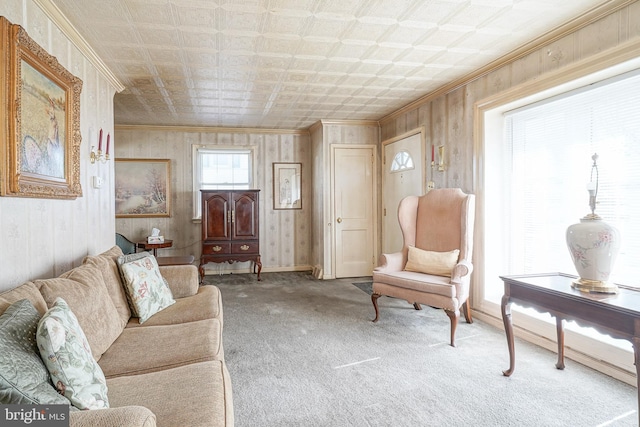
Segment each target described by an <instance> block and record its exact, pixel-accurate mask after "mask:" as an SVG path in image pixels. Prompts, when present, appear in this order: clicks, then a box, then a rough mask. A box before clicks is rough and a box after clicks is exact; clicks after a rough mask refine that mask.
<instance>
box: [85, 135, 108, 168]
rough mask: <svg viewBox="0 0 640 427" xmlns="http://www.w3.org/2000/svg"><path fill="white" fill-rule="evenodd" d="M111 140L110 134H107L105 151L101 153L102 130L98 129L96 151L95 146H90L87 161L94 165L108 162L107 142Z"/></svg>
mask: <svg viewBox="0 0 640 427" xmlns="http://www.w3.org/2000/svg"><path fill="white" fill-rule="evenodd" d="M110 139H111V134H109V133H108V134H107V149H106V151H105V153H104V154H103V153H102V129H100V136H99V137H98V151H96V150H95V148H96V147H95V146H94V145H92V146H91V153H90V154H89V159H90V160H91V164H94V163H95V162H96V161H99V162H100V163H105V162H106V161H107V160H109V142H110V141H109V140H110Z"/></svg>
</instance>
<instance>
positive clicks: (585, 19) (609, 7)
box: [378, 0, 638, 126]
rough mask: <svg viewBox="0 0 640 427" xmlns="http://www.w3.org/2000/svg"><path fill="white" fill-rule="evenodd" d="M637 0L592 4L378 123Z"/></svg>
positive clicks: (527, 53)
mask: <svg viewBox="0 0 640 427" xmlns="http://www.w3.org/2000/svg"><path fill="white" fill-rule="evenodd" d="M636 1H638V0H609V1H606V2H604V3H602V4H600V5H598V6H595V7H593V8H591V9H589V10H588V11H586V12H585V13H583V14H582V15H580V16H578V17H576V18H574V19H572V20H571V21H569V22H567V23H565V24H562V25H560V26H557V27H555V28H553V29H552V30H550V31H548V32H546V33H545V34H544V35H542V36H540V37H537V38H535V39H533V40H531V41H530V42H528V43H525V44H523V45H521V46H520V47H518V48H516V49H515V50H513V51H511V52H510V53H508V54H506V55H504V56H502V57H500V58H498V59H496V60H495V61H492V62H490V63H489V64H487V65H485V66H484V67H482V68H479V69H478V70H476V71H473V72H471V73H469V74H467V75H465V76H463V77H461V78H459V79H457V80H454V81H452V82H451V83H448V84H446V85H444V86H441V87H440V88H439V89H436V90H434V91H433V92H430V93H428V94H426V95H424V96H422V97H420V98H418V99H416V100H415V101H412V102H411V103H409V104H407V105H405V106H404V107H402V108H400V109H399V110H396V111H394V112H393V113H391V114H388V115H386V116H384V117H382V118H380V119H378V122H379V123H380V125H381V126H382V125H384V124H386V123H388V122H389V121H391V120H393V119H395V118H397V117H399V116H401V115H403V114H405V113H407V112H409V111H412V110H415V109H416V108H418V107H420V106H422V105H424V104H426V103H427V102H429V101H431V100H433V99H435V98H438V97H440V96H443V95H446V94H448V93H450V92H453V91H455V90H457V89H459V88H460V87H462V86H465V85H467V84H469V83H471V82H473V81H474V80H477V79H479V78H481V77H484V76H485V75H487V74H489V73H491V72H493V71H495V70H498V69H499V68H502V67H504V66H505V65H507V64H511V63H513V62H515V61H517V60H518V59H520V58H523V57H525V56H527V55H529V54H531V53H533V52H535V51H536V50H538V49H540V48H541V47H542V46H544V45H546V44H549V43H553V42H555V41H557V40H559V39H561V38H563V37H565V36H567V35H569V34H571V33H574V32H575V31H577V30H579V29H581V28H584V27H586V26H587V25H589V24H592V23H593V22H595V21H598V20H600V19H602V18H604V17H605V16H608V15H611V14H612V13H615V12H617V11H618V10H620V9H622V8H625V7H627V6H629V5H630V4H632V3H635V2H636Z"/></svg>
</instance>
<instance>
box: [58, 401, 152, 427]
mask: <svg viewBox="0 0 640 427" xmlns="http://www.w3.org/2000/svg"><path fill="white" fill-rule="evenodd" d="M124 426H126V427H155V426H156V416H155V414H154V413H153V412H151V411H150V410H149V409H147V408H145V407H144V406H122V407H120V408H109V409H93V410H90V411H72V412H70V413H69V427H124Z"/></svg>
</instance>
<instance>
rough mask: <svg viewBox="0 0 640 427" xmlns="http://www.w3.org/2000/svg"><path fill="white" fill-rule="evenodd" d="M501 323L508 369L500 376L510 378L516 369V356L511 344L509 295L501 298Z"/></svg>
mask: <svg viewBox="0 0 640 427" xmlns="http://www.w3.org/2000/svg"><path fill="white" fill-rule="evenodd" d="M501 309H502V322H503V323H504V331H505V333H506V335H507V346H508V347H509V369H507V370H506V371H502V375H504V376H505V377H510V376H511V374H513V371H514V370H515V368H516V354H515V347H514V344H513V324H512V322H511V301H510V299H509V295H505V296H503V297H502V305H501Z"/></svg>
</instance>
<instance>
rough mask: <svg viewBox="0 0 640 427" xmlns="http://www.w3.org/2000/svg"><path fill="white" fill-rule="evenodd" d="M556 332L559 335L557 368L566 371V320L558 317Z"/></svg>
mask: <svg viewBox="0 0 640 427" xmlns="http://www.w3.org/2000/svg"><path fill="white" fill-rule="evenodd" d="M556 332H557V335H558V363H556V368H558V369H564V319H562V318H560V317H557V316H556Z"/></svg>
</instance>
